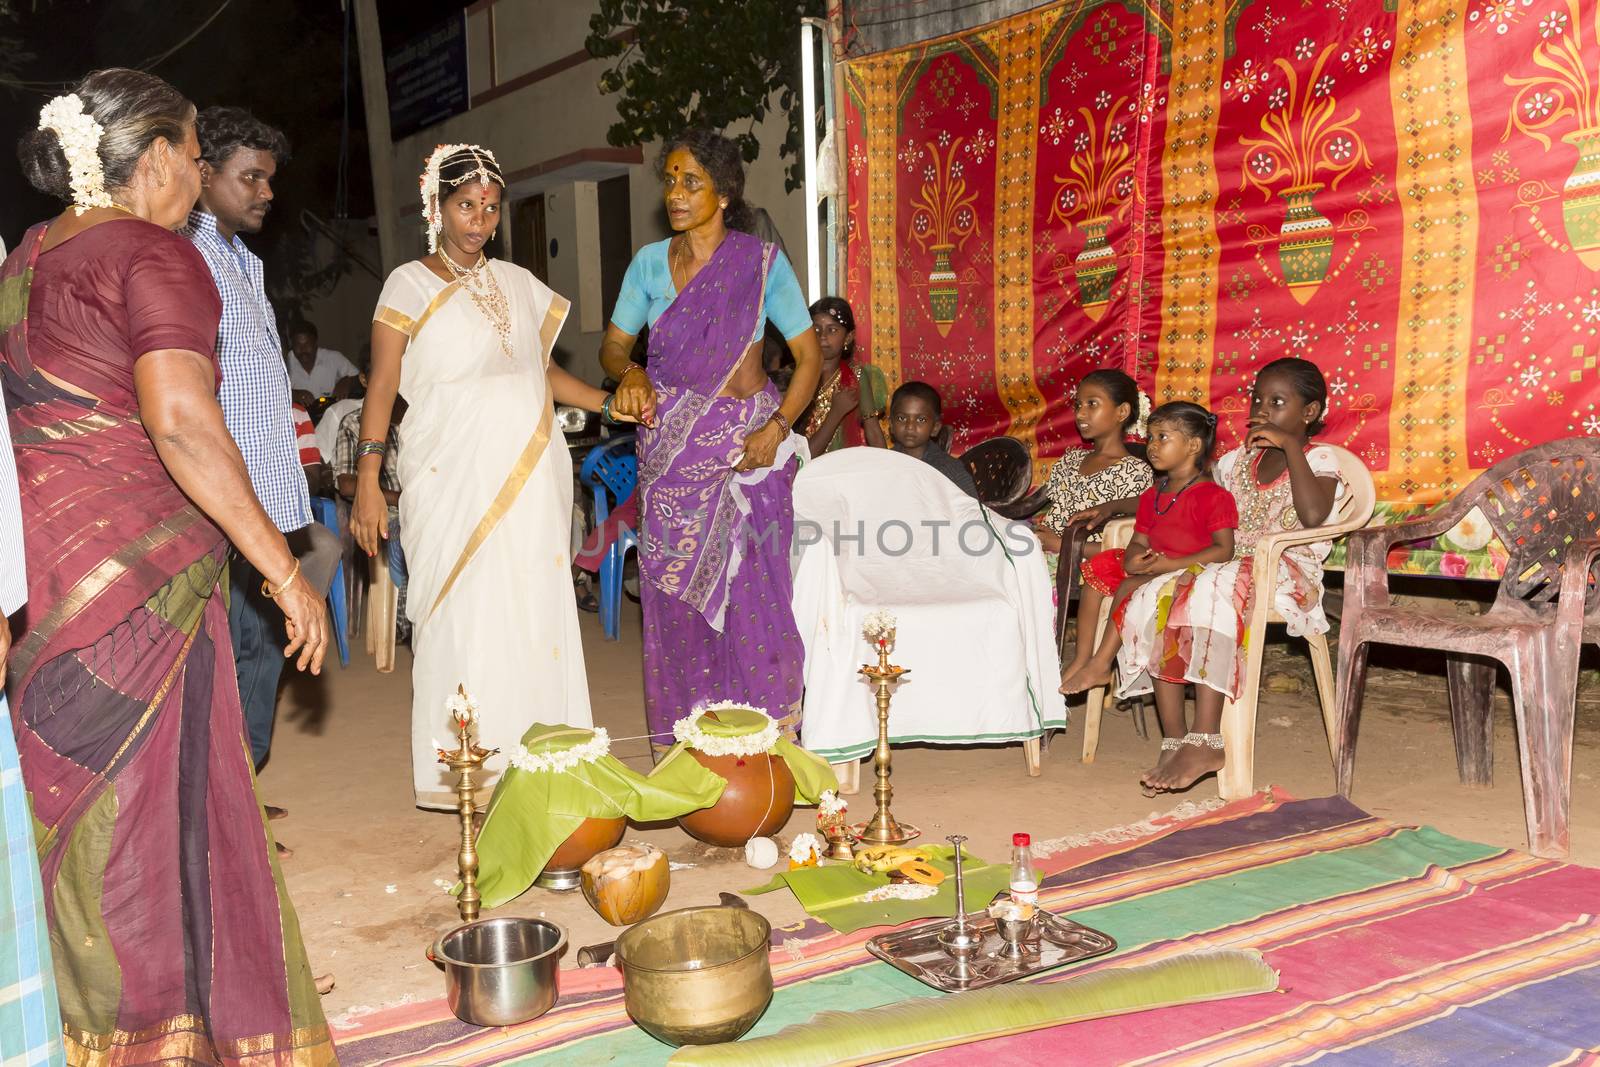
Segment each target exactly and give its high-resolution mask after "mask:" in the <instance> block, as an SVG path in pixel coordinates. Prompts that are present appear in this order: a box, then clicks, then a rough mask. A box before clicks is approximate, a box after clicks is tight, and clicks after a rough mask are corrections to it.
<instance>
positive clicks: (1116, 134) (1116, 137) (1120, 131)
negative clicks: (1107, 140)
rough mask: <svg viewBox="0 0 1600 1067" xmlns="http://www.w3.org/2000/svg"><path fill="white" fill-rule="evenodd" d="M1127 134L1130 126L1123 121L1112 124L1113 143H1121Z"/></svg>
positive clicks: (1111, 135)
mask: <svg viewBox="0 0 1600 1067" xmlns="http://www.w3.org/2000/svg"><path fill="white" fill-rule="evenodd" d="M1127 135H1128V128H1127V127H1126V126H1124V125H1123V124H1122V123H1120V122H1113V123H1112V124H1111V133H1110V137H1111V141H1112V143H1113V144H1120V143H1121V141H1122V139H1123V138H1124V137H1126V136H1127Z"/></svg>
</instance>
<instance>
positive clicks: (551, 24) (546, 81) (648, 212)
mask: <svg viewBox="0 0 1600 1067" xmlns="http://www.w3.org/2000/svg"><path fill="white" fill-rule="evenodd" d="M492 7H493V14H494V34H493V40H494V45H495V67H496V73H497V76H498V79H499V83H500V84H501V85H504V84H505V83H507V82H513V81H515V80H516V79H518V78H525V79H526V78H530V77H531V78H532V79H533V80H528V81H527V83H526V84H523V85H521V86H520V87H518V88H515V89H514V90H512V91H510V92H505V93H503V94H502V95H497V96H494V97H493V98H492V99H482V96H483V94H484V92H485V91H486V90H492V87H491V86H490V85H488V84H486V82H487V72H488V70H489V57H488V56H487V55H486V54H484V53H485V51H486V49H487V48H488V43H489V41H490V34H489V32H488V22H489V6H488V5H485V6H481V7H474V8H473V9H472V11H471V12H470V14H469V16H468V34H467V42H468V62H469V68H470V70H471V72H472V76H473V77H474V78H475V79H478V78H482V79H483V81H475V82H474V84H473V86H472V89H473V95H474V106H473V107H472V108H471V109H470V110H469V111H467V112H466V113H464V114H461V115H457V116H455V117H454V118H451V119H447V120H446V121H444V122H442V123H439V124H438V125H435V126H432V127H429V128H428V129H426V130H423V131H421V132H420V133H418V134H415V135H414V136H411V137H408V138H404V139H402V140H400V141H399V142H397V143H395V144H394V145H393V146H392V149H391V151H392V156H391V161H392V167H389V168H384V167H379V166H375V167H374V172H375V173H377V174H382V173H383V172H384V170H385V169H387V170H389V173H390V178H389V189H388V190H387V192H388V193H389V194H390V196H389V199H390V200H391V203H392V204H393V210H392V212H391V213H390V216H389V217H388V218H384V219H380V220H379V222H380V225H384V226H387V227H388V228H389V232H390V241H389V244H391V245H392V246H393V247H395V248H396V249H397V250H398V252H399V258H400V259H403V258H407V257H411V256H415V255H417V254H420V252H421V251H422V250H423V248H424V245H423V243H422V242H423V239H422V236H421V215H420V210H419V207H420V202H419V200H418V197H417V174H418V173H419V172H420V171H421V169H422V164H423V162H424V160H425V159H426V157H427V155H428V153H429V152H431V151H432V150H433V148H434V147H435V146H436V145H439V144H452V143H476V144H482V145H485V146H486V147H488V148H491V149H492V150H493V151H494V153H495V156H496V157H497V158H498V159H499V161H500V166H501V168H502V170H503V171H504V172H505V174H506V175H507V178H508V181H509V182H510V184H511V196H510V199H511V200H512V201H513V202H514V201H516V200H518V199H521V198H522V197H525V196H528V195H531V194H533V193H536V192H540V193H543V194H544V196H545V221H546V227H547V230H548V236H549V237H550V238H551V239H553V240H554V241H555V243H556V246H557V253H556V255H555V256H554V257H553V258H551V260H550V264H549V268H550V277H549V279H548V281H549V284H550V286H551V287H552V288H554V289H555V290H557V291H558V292H560V293H562V294H563V295H565V296H567V297H568V298H569V299H571V300H573V302H574V313H573V315H572V317H571V318H570V319H569V320H568V324H567V326H566V328H565V329H564V330H563V331H562V335H561V337H560V339H559V341H558V342H557V358H558V359H559V360H560V361H561V363H562V365H563V366H565V367H567V368H568V369H569V370H571V371H572V372H573V373H574V374H577V375H579V376H580V377H584V378H587V379H589V380H591V381H594V382H598V381H599V380H600V378H601V372H600V367H599V348H600V338H601V334H602V332H603V324H604V322H605V321H606V320H607V319H608V318H609V316H610V311H611V309H610V308H598V309H595V308H590V307H587V306H585V301H586V300H587V301H588V302H589V303H594V302H595V297H594V295H593V294H594V293H596V292H597V285H596V284H593V283H591V284H585V282H586V280H590V279H591V278H597V277H598V268H597V266H596V264H597V263H598V258H597V257H598V247H597V246H596V244H595V241H594V240H593V236H594V235H595V234H596V233H597V232H598V230H597V223H596V219H595V218H594V217H593V214H592V213H593V207H592V204H593V195H592V194H593V190H592V183H594V182H597V181H601V180H604V179H606V178H609V177H613V176H615V175H618V174H627V175H628V178H629V198H630V209H631V228H632V234H633V243H634V247H635V248H638V247H640V246H642V245H645V244H648V243H650V242H652V241H657V240H660V239H661V238H663V237H666V236H668V234H669V233H670V231H669V230H668V228H667V225H666V215H665V212H664V211H663V210H662V208H661V200H660V193H659V188H658V186H657V183H656V179H655V175H654V172H653V169H652V167H653V164H654V162H655V157H656V154H657V152H656V146H654V145H646V146H645V147H644V149H643V151H642V153H639V152H636V151H634V150H619V149H616V148H613V147H612V146H610V145H609V144H607V142H606V129H607V127H609V126H610V125H611V124H612V123H613V122H615V121H616V98H615V97H614V96H605V95H602V94H601V92H600V91H599V88H598V82H599V78H600V75H601V73H602V72H603V71H604V70H605V69H606V66H605V63H604V62H602V61H598V60H593V59H590V58H589V57H588V56H587V55H583V54H582V53H583V45H584V38H585V37H586V36H587V34H588V24H589V16H590V15H591V14H592V13H593V12H594V11H595V10H597V5H596V4H595V3H594V2H593V0H497V2H496V3H494V4H493V5H492ZM795 47H796V48H797V49H798V48H799V28H798V27H796V29H795ZM369 55H370V52H369V51H368V50H366V49H363V62H367V61H368V56H369ZM364 84H369V85H370V82H364ZM786 129H787V127H786V120H785V119H784V117H783V116H770V117H769V119H768V121H767V122H766V123H764V124H762V125H761V126H760V127H759V128H758V130H757V133H758V136H759V137H760V138H761V142H762V145H763V148H762V153H761V156H760V158H759V159H757V160H756V162H755V163H754V164H752V165H751V166H750V167H749V171H748V174H747V177H746V187H745V194H746V197H747V199H749V200H750V202H751V203H753V204H756V205H758V206H760V207H764V208H766V210H767V212H768V213H769V214H770V215H771V216H772V218H773V221H774V222H775V223H776V224H777V226H778V228H779V230H780V231H781V232H782V234H783V238H784V242H785V245H786V247H787V249H788V251H789V254H790V257H791V259H792V260H793V261H794V267H795V271H796V273H797V274H798V276H799V277H801V278H804V277H805V269H806V268H805V231H804V229H803V226H804V219H805V208H804V205H803V201H802V197H801V196H800V194H799V193H794V194H788V193H785V192H784V188H783V184H784V169H785V167H784V165H785V163H786V162H787V161H780V160H779V157H778V149H779V146H780V145H781V144H782V142H783V138H784V136H785V134H786ZM383 150H384V149H383V147H382V146H381V145H380V144H379V143H378V142H377V139H374V145H373V151H374V152H375V153H377V152H381V151H383ZM629 154H631V155H632V156H633V158H634V159H636V160H638V161H637V162H632V161H629V160H628V159H627V158H626V157H627V155H629ZM585 183H588V185H589V188H587V189H586V188H585ZM383 192H384V191H383V190H380V191H379V193H380V195H379V196H378V202H379V203H380V205H381V204H382V203H383V202H384V200H385V199H386V198H385V196H384V195H382V194H383ZM586 212H588V214H587V215H586V214H585V213H586ZM509 221H510V220H509V218H508V219H507V220H506V221H505V222H503V223H502V229H503V230H505V229H509V225H508V224H509ZM502 240H503V239H502ZM501 249H502V252H501V254H505V245H504V244H502V245H501ZM389 254H390V253H389V251H388V250H387V249H386V250H385V255H386V257H387V256H389ZM586 257H595V258H594V260H593V262H590V263H587V264H586V263H585V258H586ZM397 261H398V260H397ZM586 290H587V294H586ZM596 312H598V314H596ZM586 320H587V322H588V324H589V325H596V324H598V325H600V326H601V327H602V329H592V330H585V329H583V328H582V326H583V325H584V324H585V321H586Z"/></svg>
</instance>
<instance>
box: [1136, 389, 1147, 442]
mask: <svg viewBox="0 0 1600 1067" xmlns="http://www.w3.org/2000/svg"><path fill="white" fill-rule="evenodd" d="M1138 392H1139V417H1138V418H1137V419H1135V420H1134V423H1133V432H1134V434H1135V436H1138V437H1149V436H1150V397H1149V395H1148V394H1146V393H1145V391H1144V390H1143V389H1140V390H1139V391H1138Z"/></svg>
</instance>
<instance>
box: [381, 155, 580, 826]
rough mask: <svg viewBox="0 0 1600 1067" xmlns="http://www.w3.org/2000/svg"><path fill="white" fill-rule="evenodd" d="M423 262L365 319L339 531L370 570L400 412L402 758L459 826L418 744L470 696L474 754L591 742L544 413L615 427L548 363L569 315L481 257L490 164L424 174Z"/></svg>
mask: <svg viewBox="0 0 1600 1067" xmlns="http://www.w3.org/2000/svg"><path fill="white" fill-rule="evenodd" d="M421 186H422V204H423V218H424V220H425V221H426V225H427V228H428V248H429V254H428V255H426V256H424V257H423V258H422V259H418V260H413V261H412V262H410V263H406V264H403V265H401V266H400V267H399V268H397V269H396V270H395V271H394V273H392V274H390V275H389V279H388V281H387V282H385V284H384V287H383V293H382V295H381V296H379V298H378V308H377V311H376V313H375V314H374V316H373V327H372V367H371V370H370V371H369V372H368V376H367V397H366V401H365V403H364V405H363V407H362V416H361V440H360V444H359V445H358V446H357V460H356V463H357V475H356V478H357V482H356V496H355V504H354V506H353V509H352V514H351V517H350V525H351V528H352V530H353V531H354V533H355V538H356V542H357V543H358V544H360V545H361V547H362V548H364V549H365V550H366V551H367V552H368V553H369V554H375V553H376V552H377V550H378V547H379V543H380V539H381V538H385V537H387V536H389V530H388V509H387V506H386V502H385V500H384V496H383V490H382V486H381V485H380V484H379V473H380V470H381V468H382V466H383V457H384V451H385V448H386V442H387V440H388V436H389V420H390V416H391V413H392V409H393V406H394V403H395V397H396V396H397V395H399V396H402V397H404V398H405V400H406V402H407V405H408V406H407V409H406V418H405V448H404V449H403V450H402V451H401V453H400V459H399V472H398V473H399V478H400V483H401V485H402V486H404V492H403V493H402V494H401V496H400V529H401V530H402V531H404V538H405V554H406V564H407V569H408V571H409V587H408V590H407V597H406V617H407V618H409V619H410V620H411V623H412V627H413V629H412V648H413V650H414V652H415V657H414V659H413V666H412V674H411V681H412V717H411V757H412V772H413V779H414V786H415V791H416V801H417V805H418V806H419V807H426V808H440V809H448V810H452V811H453V810H455V807H456V797H455V793H454V782H453V781H451V780H450V776H449V775H448V772H447V771H446V769H445V768H443V767H442V766H441V765H440V764H439V763H438V760H437V754H436V752H435V750H434V747H433V744H432V741H431V738H432V737H433V736H434V735H436V734H437V733H438V732H439V727H440V725H441V723H440V714H439V709H440V708H442V707H444V706H445V701H446V699H447V698H448V697H449V696H450V695H451V694H452V693H454V692H456V690H457V687H458V686H461V685H465V687H466V689H467V691H469V692H471V693H472V694H473V696H474V698H475V700H476V701H477V702H478V704H479V705H480V706H481V711H480V712H479V722H478V738H479V743H480V744H482V745H483V746H484V747H485V748H498V749H500V750H501V751H500V754H499V755H497V756H494V757H491V759H490V761H489V763H488V764H487V765H486V767H487V769H488V771H489V774H488V775H487V776H486V781H485V782H484V785H483V787H484V788H485V789H487V788H489V787H491V786H492V785H493V784H494V782H495V780H496V779H497V776H498V774H499V772H500V771H501V770H502V769H503V768H504V767H505V763H506V758H507V757H506V753H508V752H511V751H512V750H514V749H515V748H516V746H517V743H518V739H519V738H520V737H521V736H522V734H523V732H524V731H525V730H527V729H528V727H529V726H531V725H533V723H535V722H543V723H551V724H566V725H568V726H583V727H587V726H590V725H592V718H591V716H590V711H589V686H588V680H587V678H586V676H585V674H584V665H583V645H582V643H581V641H580V639H579V635H578V610H577V605H576V602H575V601H574V599H573V590H572V577H571V562H572V561H571V559H570V558H569V551H570V540H569V539H570V536H571V535H570V521H571V514H572V460H571V457H570V456H569V455H568V452H567V447H566V444H565V442H564V441H563V440H562V436H561V430H560V428H559V427H557V426H555V425H554V404H556V403H561V404H570V405H572V406H574V407H580V408H583V409H585V410H588V411H599V412H600V413H601V415H602V416H606V417H608V416H609V415H610V405H611V398H610V396H609V395H607V394H606V393H604V392H602V391H601V390H599V389H597V388H595V387H594V386H591V385H588V384H586V383H584V382H582V381H580V380H578V379H577V378H575V377H573V376H572V375H570V374H568V373H567V372H566V371H564V370H562V369H561V368H560V367H559V366H557V365H556V364H554V363H552V362H551V360H550V354H551V350H552V348H553V346H554V344H555V339H556V334H557V333H559V332H560V330H561V325H562V323H563V322H564V321H565V319H566V316H567V309H568V302H567V300H566V299H565V298H564V297H561V296H559V295H557V294H556V293H554V292H552V291H551V290H550V289H548V288H546V287H545V286H544V284H543V283H542V282H540V281H539V280H538V279H537V278H535V277H534V276H533V275H532V274H531V273H529V272H528V271H526V270H524V269H523V268H521V267H518V266H516V265H514V264H511V263H507V262H505V261H504V260H499V259H490V258H488V257H487V256H486V255H485V254H484V249H485V247H486V246H487V245H488V243H489V239H490V238H491V237H492V236H493V235H494V232H495V229H496V228H497V227H498V226H499V224H500V208H501V199H502V197H503V195H504V192H505V179H504V178H503V177H502V176H501V173H500V166H499V164H498V163H497V162H496V161H495V158H494V153H492V152H490V151H489V150H488V149H486V148H481V147H479V146H477V145H442V146H440V147H439V148H437V149H436V150H435V151H434V152H433V154H432V155H431V156H429V157H428V161H427V166H426V168H425V170H424V171H423V174H422V179H421Z"/></svg>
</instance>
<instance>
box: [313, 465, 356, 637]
mask: <svg viewBox="0 0 1600 1067" xmlns="http://www.w3.org/2000/svg"><path fill="white" fill-rule="evenodd" d="M311 517H312V518H314V519H316V520H317V521H318V522H320V523H321V524H322V525H324V526H326V527H327V528H328V529H330V530H332V531H333V532H334V535H335V536H337V537H339V538H340V541H341V543H342V542H343V539H344V535H343V534H341V533H340V531H339V505H338V504H335V503H334V502H333V501H332V500H330V499H329V498H328V497H325V496H314V497H312V498H311ZM328 610H329V611H331V612H333V638H334V640H335V641H337V642H338V643H339V666H341V667H348V666H350V638H349V630H350V602H349V601H348V600H347V599H346V597H345V589H344V556H343V554H342V553H341V554H340V556H339V565H338V566H337V567H335V568H334V569H333V583H332V584H331V585H329V586H328Z"/></svg>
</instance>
